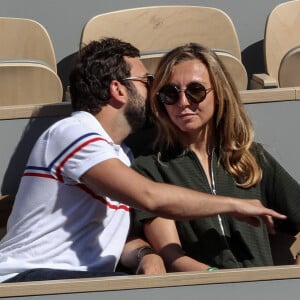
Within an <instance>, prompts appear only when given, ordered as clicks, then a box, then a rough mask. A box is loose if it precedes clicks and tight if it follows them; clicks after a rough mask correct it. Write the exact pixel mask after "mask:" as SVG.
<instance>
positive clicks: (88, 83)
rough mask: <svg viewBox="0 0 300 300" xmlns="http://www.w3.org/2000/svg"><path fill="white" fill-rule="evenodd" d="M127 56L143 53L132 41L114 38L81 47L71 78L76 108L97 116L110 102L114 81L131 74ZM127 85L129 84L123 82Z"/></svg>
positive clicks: (71, 90)
mask: <svg viewBox="0 0 300 300" xmlns="http://www.w3.org/2000/svg"><path fill="white" fill-rule="evenodd" d="M124 56H128V57H139V56H140V52H139V50H138V49H137V48H136V47H134V46H133V45H131V44H130V43H126V42H123V41H121V40H119V39H115V38H104V39H102V40H100V41H92V42H91V43H89V44H88V45H86V46H85V47H83V48H82V49H81V50H80V52H79V53H78V58H77V62H76V64H75V67H74V69H73V70H72V72H71V74H70V81H69V83H70V93H71V99H72V100H71V101H72V108H73V111H79V110H82V111H87V112H90V113H91V114H93V115H95V114H97V113H98V112H99V111H100V110H101V108H102V107H103V106H105V105H106V104H107V103H108V101H109V98H110V93H109V85H110V83H111V81H112V80H119V81H121V80H122V79H123V78H126V77H128V76H130V66H129V65H128V64H127V63H126V61H125V60H124ZM124 84H125V85H129V84H130V83H127V82H126V81H124Z"/></svg>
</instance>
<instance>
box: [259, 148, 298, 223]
mask: <svg viewBox="0 0 300 300" xmlns="http://www.w3.org/2000/svg"><path fill="white" fill-rule="evenodd" d="M256 155H257V159H258V162H259V163H260V165H261V166H262V169H263V178H262V181H261V189H262V195H264V197H265V199H264V201H265V203H266V205H267V206H268V207H270V208H273V209H275V210H277V211H279V212H281V213H283V214H286V215H287V217H288V220H287V221H288V222H289V223H292V224H300V185H299V183H298V182H297V181H296V180H295V179H294V178H293V177H292V176H291V175H290V174H289V173H288V172H287V171H286V170H285V169H284V168H283V167H282V166H281V165H280V164H279V162H278V161H277V160H275V158H274V157H273V156H272V155H271V154H270V153H269V152H267V151H266V150H264V149H261V151H257V152H256Z"/></svg>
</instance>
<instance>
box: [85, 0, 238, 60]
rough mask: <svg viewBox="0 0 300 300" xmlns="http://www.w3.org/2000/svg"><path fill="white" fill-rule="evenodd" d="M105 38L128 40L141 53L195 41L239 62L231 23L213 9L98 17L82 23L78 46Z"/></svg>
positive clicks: (177, 7)
mask: <svg viewBox="0 0 300 300" xmlns="http://www.w3.org/2000/svg"><path fill="white" fill-rule="evenodd" d="M212 20H213V22H212ZM208 25H209V26H208ZM220 33H222V34H220ZM108 36H109V37H117V38H120V39H122V40H124V41H128V42H130V43H132V44H133V45H135V46H136V47H138V48H139V50H140V51H141V52H147V51H148V52H150V51H151V52H153V51H158V50H169V49H172V48H174V47H176V46H179V45H182V44H185V43H187V42H198V43H201V44H203V45H205V46H207V47H211V48H219V49H224V50H226V51H228V52H230V53H232V55H234V56H235V57H237V58H238V59H241V51H240V45H239V40H238V36H237V33H236V30H235V27H234V25H233V23H232V20H231V19H230V18H229V16H228V15H227V14H226V13H225V12H223V11H222V10H220V9H217V8H213V7H204V6H184V5H170V6H150V7H140V8H131V9H124V10H119V11H114V12H110V13H105V14H99V15H96V16H94V17H93V18H91V19H90V20H89V21H88V22H87V23H86V24H85V26H84V28H83V31H82V35H81V44H87V43H89V42H90V41H92V40H98V39H100V38H103V37H108Z"/></svg>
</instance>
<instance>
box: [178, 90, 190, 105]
mask: <svg viewBox="0 0 300 300" xmlns="http://www.w3.org/2000/svg"><path fill="white" fill-rule="evenodd" d="M177 105H178V106H180V107H184V106H187V105H190V103H189V100H188V98H187V97H186V94H185V91H180V92H179V93H178V102H177Z"/></svg>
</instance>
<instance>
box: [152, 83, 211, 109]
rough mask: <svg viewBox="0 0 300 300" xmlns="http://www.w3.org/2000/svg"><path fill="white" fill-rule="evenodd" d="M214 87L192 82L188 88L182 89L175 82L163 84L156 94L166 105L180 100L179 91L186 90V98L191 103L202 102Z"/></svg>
mask: <svg viewBox="0 0 300 300" xmlns="http://www.w3.org/2000/svg"><path fill="white" fill-rule="evenodd" d="M212 90H213V88H208V89H206V88H205V87H204V86H203V85H202V84H200V83H197V82H192V83H190V84H189V85H188V86H187V88H186V89H180V88H179V87H178V86H177V85H175V84H167V85H165V86H163V87H162V88H161V89H160V90H159V92H158V93H157V94H156V95H157V98H158V100H159V101H160V102H161V103H164V104H166V105H172V104H175V103H176V102H178V101H179V93H180V92H184V94H185V96H186V98H187V99H188V101H189V102H190V103H191V102H192V103H200V102H202V101H203V100H204V99H205V98H206V95H207V94H208V93H209V92H210V91H212Z"/></svg>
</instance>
